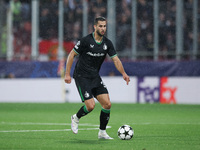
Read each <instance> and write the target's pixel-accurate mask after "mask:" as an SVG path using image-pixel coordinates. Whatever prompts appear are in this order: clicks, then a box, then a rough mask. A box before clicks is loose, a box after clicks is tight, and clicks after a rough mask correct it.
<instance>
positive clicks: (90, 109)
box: [87, 104, 95, 112]
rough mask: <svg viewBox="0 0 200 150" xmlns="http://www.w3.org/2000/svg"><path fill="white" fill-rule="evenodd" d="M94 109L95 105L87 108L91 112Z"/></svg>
mask: <svg viewBox="0 0 200 150" xmlns="http://www.w3.org/2000/svg"><path fill="white" fill-rule="evenodd" d="M94 107H95V104H90V105H88V106H87V110H88V111H89V112H91V111H92V110H93V109H94Z"/></svg>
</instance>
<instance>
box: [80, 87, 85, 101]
mask: <svg viewBox="0 0 200 150" xmlns="http://www.w3.org/2000/svg"><path fill="white" fill-rule="evenodd" d="M78 90H79V93H80V96H81V99H82V102H84V101H85V100H84V97H83V94H82V92H81V87H80V86H79V87H78Z"/></svg>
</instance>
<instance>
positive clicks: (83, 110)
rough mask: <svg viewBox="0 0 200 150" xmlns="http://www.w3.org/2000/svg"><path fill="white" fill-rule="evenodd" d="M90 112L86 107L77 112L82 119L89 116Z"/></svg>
mask: <svg viewBox="0 0 200 150" xmlns="http://www.w3.org/2000/svg"><path fill="white" fill-rule="evenodd" d="M88 113H89V111H88V110H87V108H86V106H85V105H84V106H82V107H81V108H80V109H79V111H78V112H77V114H76V116H77V117H78V118H79V119H80V118H81V117H83V116H85V115H87V114H88Z"/></svg>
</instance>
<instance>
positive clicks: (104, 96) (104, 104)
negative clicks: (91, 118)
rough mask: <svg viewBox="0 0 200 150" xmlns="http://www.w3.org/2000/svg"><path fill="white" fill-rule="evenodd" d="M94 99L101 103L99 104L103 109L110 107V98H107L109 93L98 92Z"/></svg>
mask: <svg viewBox="0 0 200 150" xmlns="http://www.w3.org/2000/svg"><path fill="white" fill-rule="evenodd" d="M96 99H97V100H98V101H99V103H100V104H101V106H102V107H103V108H104V109H110V108H111V102H110V98H109V94H107V93H106V94H99V95H97V96H96Z"/></svg>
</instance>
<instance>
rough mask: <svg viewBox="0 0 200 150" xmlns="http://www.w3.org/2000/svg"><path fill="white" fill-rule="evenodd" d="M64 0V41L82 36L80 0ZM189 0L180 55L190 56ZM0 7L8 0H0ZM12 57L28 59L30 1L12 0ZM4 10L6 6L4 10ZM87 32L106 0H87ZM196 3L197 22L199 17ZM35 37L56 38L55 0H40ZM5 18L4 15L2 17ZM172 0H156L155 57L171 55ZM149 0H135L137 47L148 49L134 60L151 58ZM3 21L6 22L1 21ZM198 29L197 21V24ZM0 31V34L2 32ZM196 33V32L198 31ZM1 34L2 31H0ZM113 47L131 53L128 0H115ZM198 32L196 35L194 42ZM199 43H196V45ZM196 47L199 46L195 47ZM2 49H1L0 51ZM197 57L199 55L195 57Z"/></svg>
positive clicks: (173, 44) (173, 38) (125, 54)
mask: <svg viewBox="0 0 200 150" xmlns="http://www.w3.org/2000/svg"><path fill="white" fill-rule="evenodd" d="M63 1H64V41H65V42H73V43H75V42H76V41H77V40H78V39H80V38H81V37H82V23H83V20H82V13H83V6H82V0H63ZM192 2H193V1H192V0H184V16H183V18H184V26H183V27H184V33H183V34H184V42H183V43H184V45H183V51H184V52H185V54H186V55H185V57H184V59H190V57H189V54H190V53H191V51H192V49H193V47H192V46H193V44H192V41H193V36H192V35H193V17H192V13H193V11H192V8H193V3H192ZM3 4H4V9H6V8H8V5H9V3H8V2H7V1H4V2H3ZM12 9H13V33H14V54H15V55H14V59H15V60H30V59H31V1H29V0H14V3H13V6H12ZM5 12H6V10H5ZM88 14H89V15H88V33H91V32H92V31H93V19H94V17H95V16H100V15H101V16H105V17H106V16H107V0H88ZM199 14H200V7H198V22H199V20H200V15H199ZM39 16H40V17H39V38H40V41H41V40H57V39H58V0H40V3H39ZM4 20H6V19H4ZM175 21H176V1H175V0H159V53H162V54H165V53H166V55H161V56H159V60H169V59H175V55H174V54H175V49H176V31H175V30H176V26H175ZM153 23H154V20H153V0H138V1H137V51H141V52H150V54H151V55H150V56H147V55H146V56H140V57H138V58H137V60H151V59H153V49H154V45H153V42H154V39H153ZM4 24H6V22H5V23H4ZM198 25H199V26H198V29H200V23H199V24H198ZM3 35H4V34H2V36H3ZM198 35H199V34H198ZM4 36H5V35H4ZM116 41H117V45H116V50H117V51H118V53H119V56H120V57H121V58H124V59H129V58H130V56H131V55H130V54H131V0H116ZM199 43H200V36H198V45H200V44H199ZM198 47H199V46H198ZM198 51H199V49H198ZM1 53H2V52H1ZM198 58H199V57H198Z"/></svg>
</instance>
